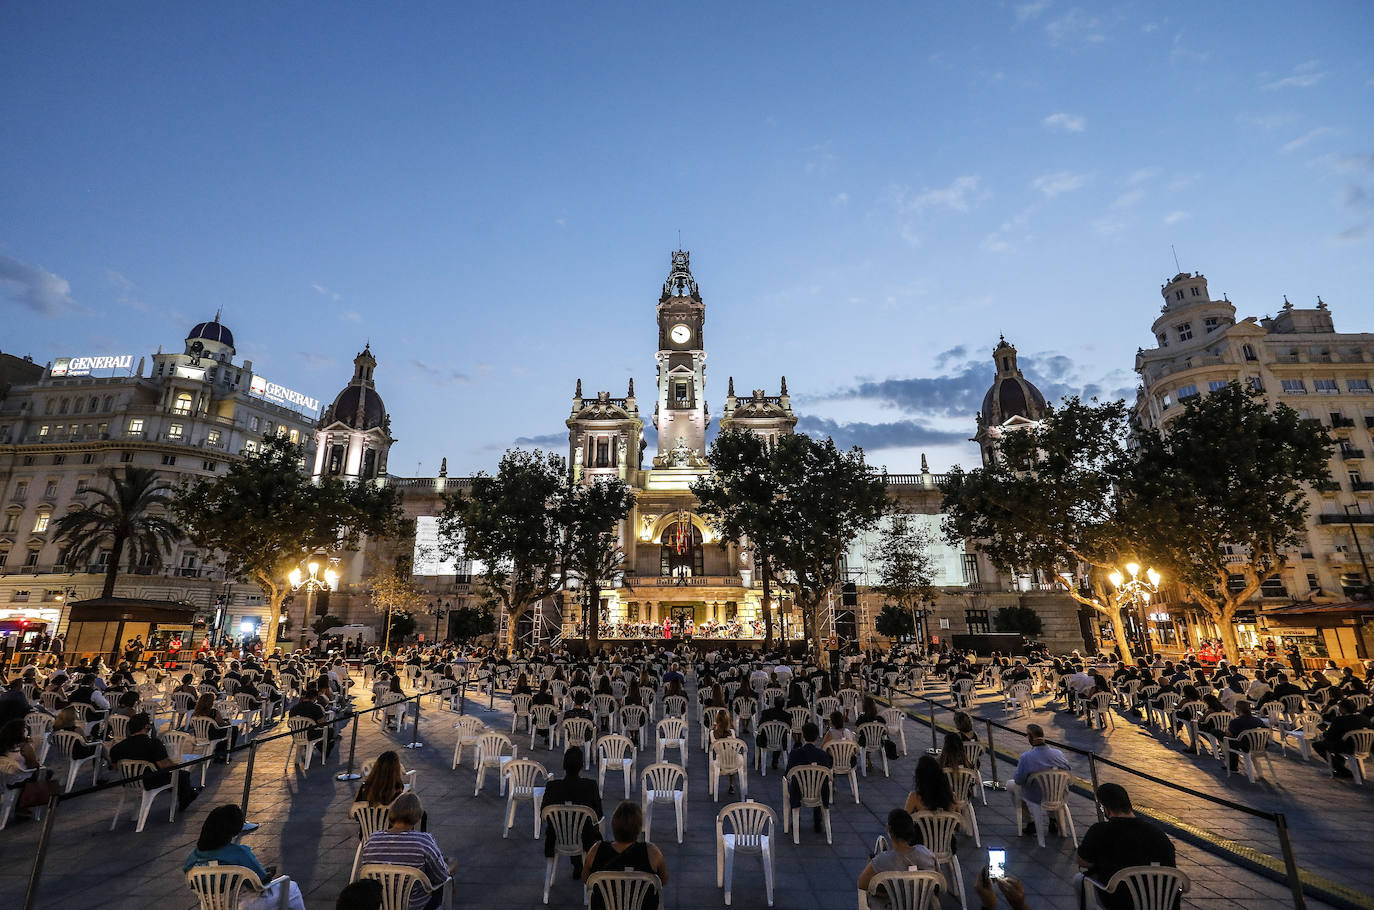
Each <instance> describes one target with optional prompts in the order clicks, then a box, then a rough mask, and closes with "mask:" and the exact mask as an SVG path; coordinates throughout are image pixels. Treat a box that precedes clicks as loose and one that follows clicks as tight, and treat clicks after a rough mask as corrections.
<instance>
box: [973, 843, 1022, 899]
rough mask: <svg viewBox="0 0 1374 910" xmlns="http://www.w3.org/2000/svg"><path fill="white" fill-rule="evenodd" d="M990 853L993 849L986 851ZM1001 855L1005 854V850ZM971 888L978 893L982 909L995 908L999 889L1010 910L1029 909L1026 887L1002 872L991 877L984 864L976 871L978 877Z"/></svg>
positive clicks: (1018, 880)
mask: <svg viewBox="0 0 1374 910" xmlns="http://www.w3.org/2000/svg"><path fill="white" fill-rule="evenodd" d="M992 853H993V851H991V850H989V851H988V854H989V855H991V854H992ZM1003 855H1004V856H1005V851H1003ZM1004 862H1005V860H1004ZM973 890H974V891H975V892H977V894H978V900H979V903H980V905H981V906H982V910H995V908H996V907H997V893H998V892H999V891H1000V892H1001V893H1002V896H1003V897H1005V898H1006V899H1007V906H1008V907H1010V908H1011V910H1030V904H1028V903H1026V888H1025V886H1024V885H1022V884H1021V880H1020V879H1018V878H1017V877H1016V876H1014V875H1005V874H1003V875H1000V876H998V877H997V878H993V877H992V875H991V873H990V872H989V868H988V867H987V866H984V867H983V871H982V872H980V873H978V878H977V879H975V880H974V883H973Z"/></svg>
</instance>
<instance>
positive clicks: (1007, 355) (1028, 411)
mask: <svg viewBox="0 0 1374 910" xmlns="http://www.w3.org/2000/svg"><path fill="white" fill-rule="evenodd" d="M992 360H993V363H995V364H996V365H997V376H996V378H995V379H993V381H992V387H991V388H989V389H988V391H987V394H986V395H984V396H983V407H982V409H981V410H980V412H979V416H980V417H981V418H982V420H983V423H984V424H986V425H988V426H1000V425H1001V424H1004V423H1006V422H1007V421H1008V420H1010V419H1011V418H1012V417H1024V418H1026V419H1027V420H1039V419H1041V418H1042V417H1044V416H1045V396H1044V395H1042V394H1040V390H1039V389H1037V388H1036V387H1035V384H1034V383H1033V382H1031V381H1030V380H1028V379H1026V377H1025V376H1023V375H1022V374H1021V369H1020V367H1018V366H1017V365H1016V348H1014V347H1013V346H1012V345H1011V344H1010V343H1009V342H1008V341H1007V339H1006V338H1002V339H1001V342H1000V343H999V344H998V345H997V347H996V348H995V349H994V350H993V352H992Z"/></svg>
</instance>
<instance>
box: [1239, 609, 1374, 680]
mask: <svg viewBox="0 0 1374 910" xmlns="http://www.w3.org/2000/svg"><path fill="white" fill-rule="evenodd" d="M1259 624H1260V625H1261V626H1262V627H1263V629H1264V631H1265V633H1266V637H1272V638H1273V639H1274V640H1275V642H1276V644H1277V645H1278V649H1279V651H1280V652H1281V653H1286V652H1287V650H1288V647H1289V646H1290V645H1296V646H1297V648H1298V655H1299V656H1300V657H1301V658H1302V662H1303V666H1304V667H1305V668H1307V669H1318V668H1321V667H1324V666H1326V662H1327V661H1328V660H1329V661H1332V662H1334V663H1335V664H1336V665H1337V666H1339V667H1359V665H1360V661H1363V660H1368V659H1370V657H1371V655H1374V602H1371V601H1368V600H1354V601H1347V602H1345V603H1337V604H1313V603H1303V604H1290V605H1288V606H1283V607H1275V608H1273V609H1270V610H1265V611H1263V612H1262V613H1261V614H1260V616H1259Z"/></svg>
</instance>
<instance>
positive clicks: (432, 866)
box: [362, 831, 448, 910]
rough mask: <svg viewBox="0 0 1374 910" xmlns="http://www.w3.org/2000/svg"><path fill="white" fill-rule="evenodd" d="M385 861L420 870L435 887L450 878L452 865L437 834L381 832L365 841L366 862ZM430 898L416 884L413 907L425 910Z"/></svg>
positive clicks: (411, 907)
mask: <svg viewBox="0 0 1374 910" xmlns="http://www.w3.org/2000/svg"><path fill="white" fill-rule="evenodd" d="M368 863H383V864H386V865H389V866H410V867H412V868H415V869H419V870H420V872H421V873H422V874H423V875H424V876H425V878H427V879H429V883H430V885H431V886H433V887H436V888H437V887H438V886H439V885H440V884H441V883H442V882H443V881H444V880H445V879H447V878H448V866H447V865H446V864H445V863H444V854H443V853H442V852H441V851H440V850H439V844H438V843H437V842H436V841H435V840H434V835H432V834H427V833H425V832H423V831H378V832H377V833H376V834H373V835H372V836H371V837H369V838H368V839H367V843H365V844H363V855H362V865H367V864H368ZM428 900H429V898H428V896H427V895H426V894H425V891H424V889H423V888H421V887H420V886H419V885H416V886H415V887H414V888H412V889H411V892H410V910H424V906H425V904H426V902H427V901H428Z"/></svg>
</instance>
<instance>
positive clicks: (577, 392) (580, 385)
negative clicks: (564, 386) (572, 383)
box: [573, 377, 582, 398]
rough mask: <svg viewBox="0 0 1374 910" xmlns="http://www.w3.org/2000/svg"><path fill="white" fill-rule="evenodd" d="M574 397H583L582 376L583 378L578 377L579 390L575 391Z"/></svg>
mask: <svg viewBox="0 0 1374 910" xmlns="http://www.w3.org/2000/svg"><path fill="white" fill-rule="evenodd" d="M573 397H574V398H581V397H582V378H581V377H578V380H577V391H576V392H573Z"/></svg>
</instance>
